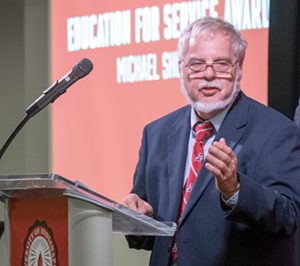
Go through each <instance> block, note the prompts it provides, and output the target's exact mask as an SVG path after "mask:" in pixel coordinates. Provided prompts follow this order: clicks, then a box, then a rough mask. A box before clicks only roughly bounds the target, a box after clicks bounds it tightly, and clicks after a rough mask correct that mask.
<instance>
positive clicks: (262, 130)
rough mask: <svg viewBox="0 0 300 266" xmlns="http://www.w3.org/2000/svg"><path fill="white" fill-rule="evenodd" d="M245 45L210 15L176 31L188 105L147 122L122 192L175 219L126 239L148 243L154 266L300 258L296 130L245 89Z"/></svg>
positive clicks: (299, 140)
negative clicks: (299, 254)
mask: <svg viewBox="0 0 300 266" xmlns="http://www.w3.org/2000/svg"><path fill="white" fill-rule="evenodd" d="M246 47H247V43H246V41H245V40H244V39H243V38H242V36H241V35H240V33H239V32H238V31H237V30H236V29H235V28H234V27H233V26H232V25H231V24H230V23H227V22H225V21H224V20H222V19H220V18H212V17H204V18H201V19H199V20H197V21H195V22H194V23H192V24H191V25H189V26H188V27H187V29H186V30H185V31H184V32H183V33H182V35H181V37H180V39H179V44H178V55H179V69H180V83H181V89H182V92H183V94H184V96H185V97H186V98H187V100H188V102H189V105H187V106H185V107H182V108H180V109H179V110H176V111H174V112H172V113H171V114H168V115H166V116H164V117H162V118H160V119H158V120H156V121H154V122H152V123H150V124H148V125H147V126H146V127H145V128H144V131H143V137H142V144H141V148H140V152H139V160H138V164H137V167H136V171H135V174H134V182H133V188H132V190H131V193H130V194H128V195H127V196H126V197H125V199H124V200H123V204H124V205H125V206H127V207H129V208H131V209H133V210H135V211H137V212H139V213H142V214H145V215H149V216H151V217H153V218H154V219H157V220H159V221H174V222H176V223H177V231H176V234H175V236H174V237H137V236H128V237H127V239H128V243H129V246H130V247H131V248H136V249H147V250H152V254H151V258H150V265H152V266H158V265H159V266H167V265H178V266H198V265H201V266H226V265H228V266H241V265H243V266H247V265H249V266H250V265H251V266H254V265H260V266H263V265H272V266H276V265H278V266H283V265H289V266H293V265H295V263H296V262H295V260H296V259H295V258H296V254H295V247H294V242H295V231H296V229H297V227H298V224H299V217H300V164H299V162H300V133H299V130H296V126H295V124H294V123H293V122H292V121H290V120H288V119H287V118H286V117H284V116H283V115H281V114H280V113H278V112H276V111H275V110H273V109H271V108H269V107H266V106H264V105H262V104H260V103H258V102H256V101H255V100H253V99H251V98H249V97H247V96H246V95H245V94H244V93H243V92H242V90H241V88H240V81H241V78H242V73H243V62H244V58H245V51H246ZM253 78H259V77H253ZM257 89H259V88H257ZM170 97H172V95H171V94H170Z"/></svg>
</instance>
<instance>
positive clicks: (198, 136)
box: [172, 121, 214, 261]
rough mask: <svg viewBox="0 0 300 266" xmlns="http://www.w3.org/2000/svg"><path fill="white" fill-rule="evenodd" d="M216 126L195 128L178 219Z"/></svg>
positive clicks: (204, 124) (175, 256) (196, 125)
mask: <svg viewBox="0 0 300 266" xmlns="http://www.w3.org/2000/svg"><path fill="white" fill-rule="evenodd" d="M213 130H214V126H213V125H212V123H211V122H209V121H205V122H203V123H202V124H200V123H197V124H195V125H194V127H193V133H194V135H195V143H194V146H193V153H192V159H191V165H190V172H189V175H188V178H187V180H186V183H185V186H184V188H183V196H182V202H181V206H180V209H179V215H178V218H180V217H181V216H182V214H183V212H184V210H185V208H186V205H187V202H188V199H189V197H190V195H191V192H192V189H193V187H194V185H195V183H196V180H197V176H198V173H199V171H200V169H201V167H202V163H203V159H204V141H205V140H206V139H207V138H208V137H209V136H210V135H211V134H212V132H213ZM176 259H177V245H176V238H175V237H174V243H173V248H172V260H173V261H176Z"/></svg>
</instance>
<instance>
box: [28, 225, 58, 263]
mask: <svg viewBox="0 0 300 266" xmlns="http://www.w3.org/2000/svg"><path fill="white" fill-rule="evenodd" d="M22 265H24V266H58V257H57V246H56V243H55V242H54V238H53V233H52V230H51V229H50V228H49V227H48V225H47V224H46V222H45V221H39V220H37V221H35V223H34V224H33V225H32V226H31V227H30V228H29V230H28V234H27V236H26V238H25V241H24V251H23V257H22Z"/></svg>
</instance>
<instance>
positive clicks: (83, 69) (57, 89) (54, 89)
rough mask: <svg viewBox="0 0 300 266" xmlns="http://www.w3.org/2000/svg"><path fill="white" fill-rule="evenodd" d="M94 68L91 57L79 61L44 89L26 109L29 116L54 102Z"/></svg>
mask: <svg viewBox="0 0 300 266" xmlns="http://www.w3.org/2000/svg"><path fill="white" fill-rule="evenodd" d="M92 69H93V63H92V62H91V61H90V60H89V59H87V58H84V59H82V60H81V61H79V62H78V63H77V64H76V65H75V66H74V67H73V68H72V70H71V71H70V72H68V73H67V74H66V75H65V76H64V77H62V78H61V79H60V80H58V81H55V82H54V83H53V84H52V85H51V86H50V87H49V88H48V89H46V90H44V91H43V94H42V95H41V96H40V97H39V98H37V99H36V100H35V101H34V102H33V103H32V104H31V105H30V106H29V107H28V108H27V109H26V113H27V116H29V117H33V116H34V115H36V114H37V113H38V112H40V111H41V110H42V109H44V108H45V107H46V106H47V105H48V104H49V103H53V102H54V101H55V100H56V99H57V98H58V97H59V96H60V95H61V94H63V93H65V92H66V91H67V89H68V88H69V87H70V86H71V85H72V84H73V83H75V82H76V81H77V80H79V79H81V78H83V77H85V76H86V75H87V74H89V73H90V72H91V71H92Z"/></svg>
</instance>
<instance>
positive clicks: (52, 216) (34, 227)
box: [9, 189, 68, 266]
mask: <svg viewBox="0 0 300 266" xmlns="http://www.w3.org/2000/svg"><path fill="white" fill-rule="evenodd" d="M41 195H42V196H41ZM9 220H10V239H11V240H10V241H11V243H10V247H11V255H10V258H11V266H20V265H22V266H30V265H37V266H42V265H52V266H58V265H59V266H68V201H67V198H65V197H63V196H62V195H61V192H59V191H57V190H53V191H51V192H49V190H47V192H46V191H45V190H41V189H38V190H37V191H34V190H30V193H25V194H23V192H22V196H20V197H18V198H12V199H10V200H9Z"/></svg>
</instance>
